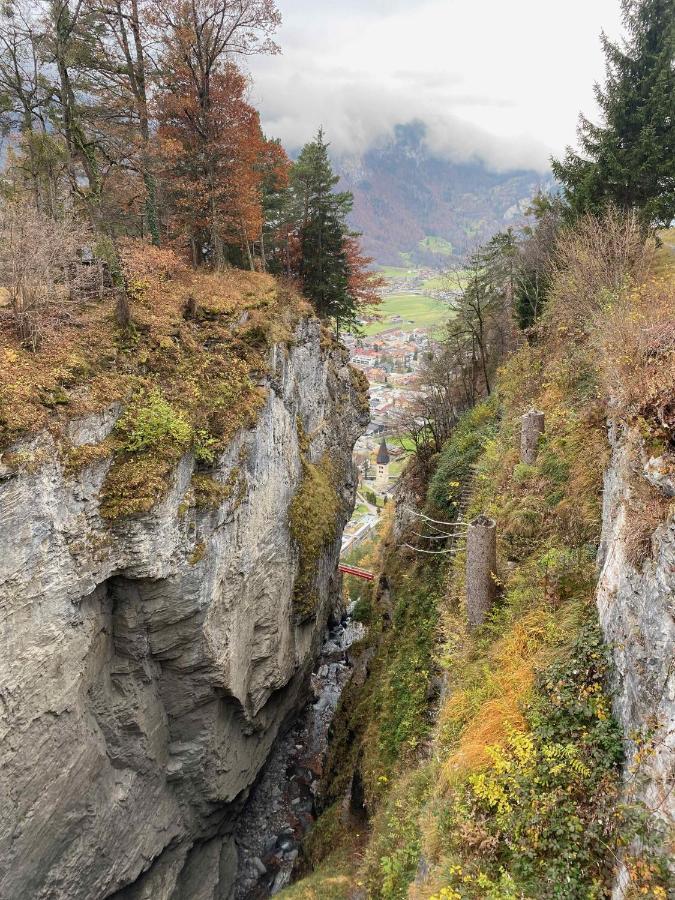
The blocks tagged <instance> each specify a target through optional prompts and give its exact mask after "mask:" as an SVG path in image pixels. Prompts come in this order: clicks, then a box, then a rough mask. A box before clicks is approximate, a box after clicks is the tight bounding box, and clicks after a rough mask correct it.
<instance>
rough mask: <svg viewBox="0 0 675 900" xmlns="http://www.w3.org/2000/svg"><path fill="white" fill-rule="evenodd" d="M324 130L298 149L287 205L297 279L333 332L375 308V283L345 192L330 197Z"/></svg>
mask: <svg viewBox="0 0 675 900" xmlns="http://www.w3.org/2000/svg"><path fill="white" fill-rule="evenodd" d="M328 146H329V145H328V144H327V143H326V141H325V140H324V135H323V130H322V129H319V131H318V132H317V135H316V138H315V139H314V140H313V141H310V142H309V143H308V144H305V146H304V147H303V148H302V151H301V153H300V156H299V157H298V159H297V162H296V163H295V164H294V166H293V168H292V171H291V193H290V203H291V205H292V206H293V212H292V216H293V218H294V219H295V221H296V222H297V229H298V238H299V241H298V243H299V248H300V252H299V262H298V276H299V279H300V281H301V283H302V288H303V290H304V293H305V294H306V296H307V297H309V299H310V300H311V301H312V303H313V304H314V307H315V309H316V311H317V313H318V314H319V315H320V316H322V317H324V318H333V319H335V325H336V330H337V331H338V332H339V330H340V327H342V328H345V327H346V328H350V327H352V326H353V325H354V324H355V323H356V317H357V311H358V308H359V307H360V306H362V305H364V304H366V303H372V302H375V301H376V299H377V297H376V294H377V288H378V287H379V286H380V281H379V279H378V278H377V276H376V275H374V273H371V272H370V271H369V269H368V267H369V265H370V263H371V262H372V260H370V259H369V258H368V257H364V256H363V255H362V254H361V252H360V249H359V246H358V241H357V238H358V235H357V234H355V233H354V232H353V231H351V229H350V227H349V225H348V224H347V217H348V215H349V213H350V212H351V210H352V204H353V200H354V198H353V196H352V194H351V193H350V192H349V191H342V192H338V191H335V190H334V188H335V187H336V185H337V183H338V181H339V180H340V178H339V176H338V175H335V174H334V173H333V168H332V166H331V163H330V159H329V157H328Z"/></svg>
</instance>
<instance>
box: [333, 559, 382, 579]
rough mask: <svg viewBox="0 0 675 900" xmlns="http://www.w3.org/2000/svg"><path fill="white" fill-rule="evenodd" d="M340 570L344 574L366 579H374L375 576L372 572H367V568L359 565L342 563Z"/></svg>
mask: <svg viewBox="0 0 675 900" xmlns="http://www.w3.org/2000/svg"><path fill="white" fill-rule="evenodd" d="M338 570H339V571H340V572H342V574H343V575H353V576H354V577H355V578H363V580H364V581H372V580H373V579H374V578H375V576H374V575H373V573H372V572H366V570H365V569H359V568H358V566H345V565H343V564H342V563H340V565H339V566H338Z"/></svg>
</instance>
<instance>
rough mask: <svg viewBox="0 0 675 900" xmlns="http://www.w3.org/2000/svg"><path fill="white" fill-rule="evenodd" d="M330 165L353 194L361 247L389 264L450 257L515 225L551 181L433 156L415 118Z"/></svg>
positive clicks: (442, 262) (433, 262)
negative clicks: (376, 143)
mask: <svg viewBox="0 0 675 900" xmlns="http://www.w3.org/2000/svg"><path fill="white" fill-rule="evenodd" d="M336 168H337V170H338V171H339V172H340V174H341V175H342V179H343V183H344V184H345V186H346V187H348V188H349V190H351V191H352V193H353V194H354V210H353V212H352V216H351V221H352V222H353V224H354V226H355V228H356V229H357V230H358V231H361V232H363V246H364V249H365V250H366V252H367V253H368V255H369V256H373V257H374V258H375V260H376V261H377V262H378V263H381V264H384V265H394V266H399V265H401V264H402V263H403V262H405V261H408V262H412V263H415V264H417V265H425V266H432V267H435V268H443V267H447V266H448V265H450V264H452V263H453V262H454V263H458V262H459V261H461V260H462V259H463V257H464V256H465V255H466V253H467V252H469V251H471V250H474V249H475V248H476V247H477V246H478V245H479V244H481V243H483V242H484V241H486V240H487V239H488V238H490V237H491V236H492V235H493V234H495V232H497V231H500V230H502V229H503V228H506V227H508V226H509V225H518V224H520V223H521V222H522V219H523V216H524V213H525V210H526V209H527V207H528V206H529V205H530V202H531V200H532V198H533V197H534V195H535V194H536V193H537V192H538V191H542V190H547V189H549V188H550V187H552V185H553V179H552V177H551V175H550V174H549V175H542V174H541V173H537V172H533V171H518V172H513V171H511V172H509V171H506V172H495V171H491V170H490V169H488V168H487V167H486V166H485V164H484V163H482V162H480V161H475V162H468V163H459V162H458V163H455V162H450V161H448V160H447V159H442V158H441V157H440V156H435V155H434V154H433V153H432V152H431V151H430V150H429V148H428V147H427V145H426V143H425V126H424V124H423V123H421V122H417V123H415V122H413V123H408V124H405V125H403V124H402V125H398V126H397V127H396V129H395V134H394V136H393V138H392V139H391V140H389V141H388V142H386V143H384V144H382V145H380V146H376V147H372V148H371V149H369V150H367V151H366V152H365V153H364V154H363V155H362V156H361V157H358V158H343V159H337V160H336ZM401 254H403V256H402V255H401ZM453 257H454V259H453Z"/></svg>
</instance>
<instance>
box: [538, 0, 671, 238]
mask: <svg viewBox="0 0 675 900" xmlns="http://www.w3.org/2000/svg"><path fill="white" fill-rule="evenodd" d="M622 7H623V20H624V25H625V27H626V31H627V38H626V40H625V41H623V42H621V43H613V42H611V41H610V40H609V39H608V38H607V37H606V36H605V35H604V34H603V36H602V41H603V47H604V52H605V57H606V70H607V71H606V79H605V84H604V87H603V86H600V85H596V87H595V94H596V98H597V101H598V104H599V106H600V111H601V122H600V123H599V124H595V123H593V122H592V121H591V120H590V119H588V118H587V117H586V116H583V115H582V116H581V117H580V122H579V128H578V134H579V143H580V152H576V151H575V150H573V149H572V148H571V147H568V148H567V152H566V155H565V157H564V159H562V160H555V159H554V160H552V167H553V173H554V174H555V176H556V178H557V179H558V180H559V181H560V183H561V184H562V186H563V195H564V198H565V201H566V203H567V204H568V209H569V212H570V213H571V214H572V215H573V216H574V215H578V214H580V213H584V212H592V213H598V212H600V211H601V210H602V208H603V207H605V206H606V205H607V204H608V203H613V204H615V205H616V206H618V207H619V208H621V209H625V210H629V209H632V210H637V211H639V213H640V216H641V219H642V221H643V222H644V223H645V224H647V225H650V226H656V227H658V226H667V225H669V224H670V222H671V221H672V220H673V218H674V217H675V0H622Z"/></svg>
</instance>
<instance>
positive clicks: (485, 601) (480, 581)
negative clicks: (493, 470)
mask: <svg viewBox="0 0 675 900" xmlns="http://www.w3.org/2000/svg"><path fill="white" fill-rule="evenodd" d="M496 572H497V525H496V523H495V520H494V519H489V518H488V517H487V516H478V517H477V518H475V519H474V520H473V522H471V523H470V525H469V530H468V533H467V538H466V608H467V616H468V619H469V627H470V628H478V627H479V626H480V625H482V624H483V622H484V621H485V618H486V616H487V614H488V613H489V612H490V610H491V609H492V605H493V603H494V601H495V597H496V594H497V584H496V581H495V577H496Z"/></svg>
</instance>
